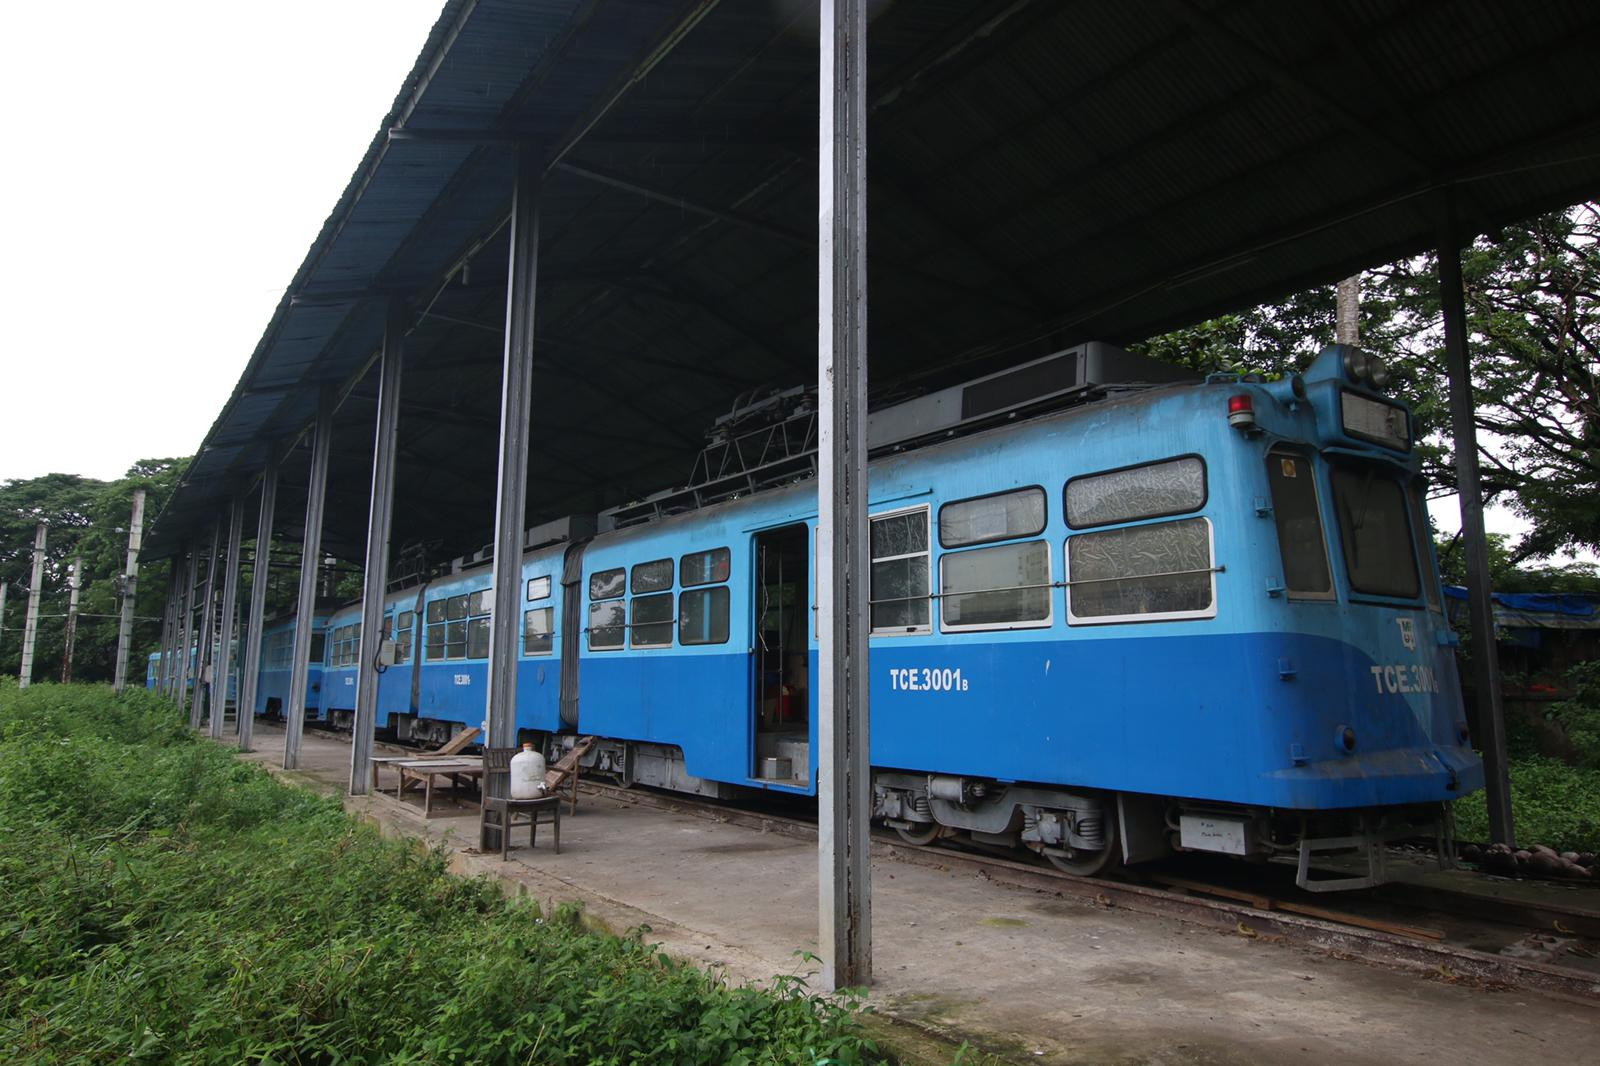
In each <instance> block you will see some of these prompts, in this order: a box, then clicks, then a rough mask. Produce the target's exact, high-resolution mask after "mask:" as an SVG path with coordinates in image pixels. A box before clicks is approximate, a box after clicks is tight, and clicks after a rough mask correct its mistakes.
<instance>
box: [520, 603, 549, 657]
mask: <svg viewBox="0 0 1600 1066" xmlns="http://www.w3.org/2000/svg"><path fill="white" fill-rule="evenodd" d="M555 613H556V609H555V608H554V607H535V608H533V610H531V611H524V612H522V654H524V655H549V654H550V651H551V648H552V646H553V644H554V641H553V640H552V638H551V626H552V623H553V622H554V621H555Z"/></svg>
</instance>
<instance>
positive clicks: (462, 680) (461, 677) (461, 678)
mask: <svg viewBox="0 0 1600 1066" xmlns="http://www.w3.org/2000/svg"><path fill="white" fill-rule="evenodd" d="M456 684H458V685H470V684H472V675H471V674H457V675H456Z"/></svg>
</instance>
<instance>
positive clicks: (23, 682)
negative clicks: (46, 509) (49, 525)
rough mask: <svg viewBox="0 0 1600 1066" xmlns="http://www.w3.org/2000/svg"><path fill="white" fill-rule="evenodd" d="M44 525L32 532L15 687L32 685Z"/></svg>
mask: <svg viewBox="0 0 1600 1066" xmlns="http://www.w3.org/2000/svg"><path fill="white" fill-rule="evenodd" d="M45 528H46V527H45V524H44V523H43V522H40V523H39V524H38V525H37V526H35V527H34V530H33V579H32V580H31V581H29V582H28V618H27V621H26V622H24V623H23V625H22V669H21V671H20V672H19V674H18V677H17V687H18V688H27V687H28V686H29V685H31V684H33V641H34V638H35V637H37V636H38V635H39V586H41V585H43V584H44V541H45Z"/></svg>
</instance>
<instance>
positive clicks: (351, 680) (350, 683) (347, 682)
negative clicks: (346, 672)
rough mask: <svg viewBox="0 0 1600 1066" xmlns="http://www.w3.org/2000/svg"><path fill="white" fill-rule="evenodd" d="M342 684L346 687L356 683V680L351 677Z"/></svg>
mask: <svg viewBox="0 0 1600 1066" xmlns="http://www.w3.org/2000/svg"><path fill="white" fill-rule="evenodd" d="M344 683H345V684H347V685H353V684H355V683H356V679H355V678H353V677H347V678H345V679H344Z"/></svg>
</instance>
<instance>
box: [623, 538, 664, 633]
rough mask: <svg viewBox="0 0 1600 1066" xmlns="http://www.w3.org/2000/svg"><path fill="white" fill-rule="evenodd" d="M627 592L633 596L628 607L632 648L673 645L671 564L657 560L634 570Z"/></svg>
mask: <svg viewBox="0 0 1600 1066" xmlns="http://www.w3.org/2000/svg"><path fill="white" fill-rule="evenodd" d="M663 589H664V590H666V591H662V590H663ZM628 591H629V592H631V593H633V599H632V600H631V601H630V602H629V604H628V610H629V613H630V614H631V615H632V618H631V619H630V621H631V622H632V624H631V625H630V626H629V632H630V634H631V635H630V638H629V639H630V641H631V643H632V645H633V647H635V648H664V647H669V646H670V645H671V644H672V560H671V559H657V560H655V561H654V562H649V563H640V564H638V565H637V566H635V567H634V568H633V573H632V575H631V576H630V577H629V583H628ZM641 593H649V594H650V595H641Z"/></svg>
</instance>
